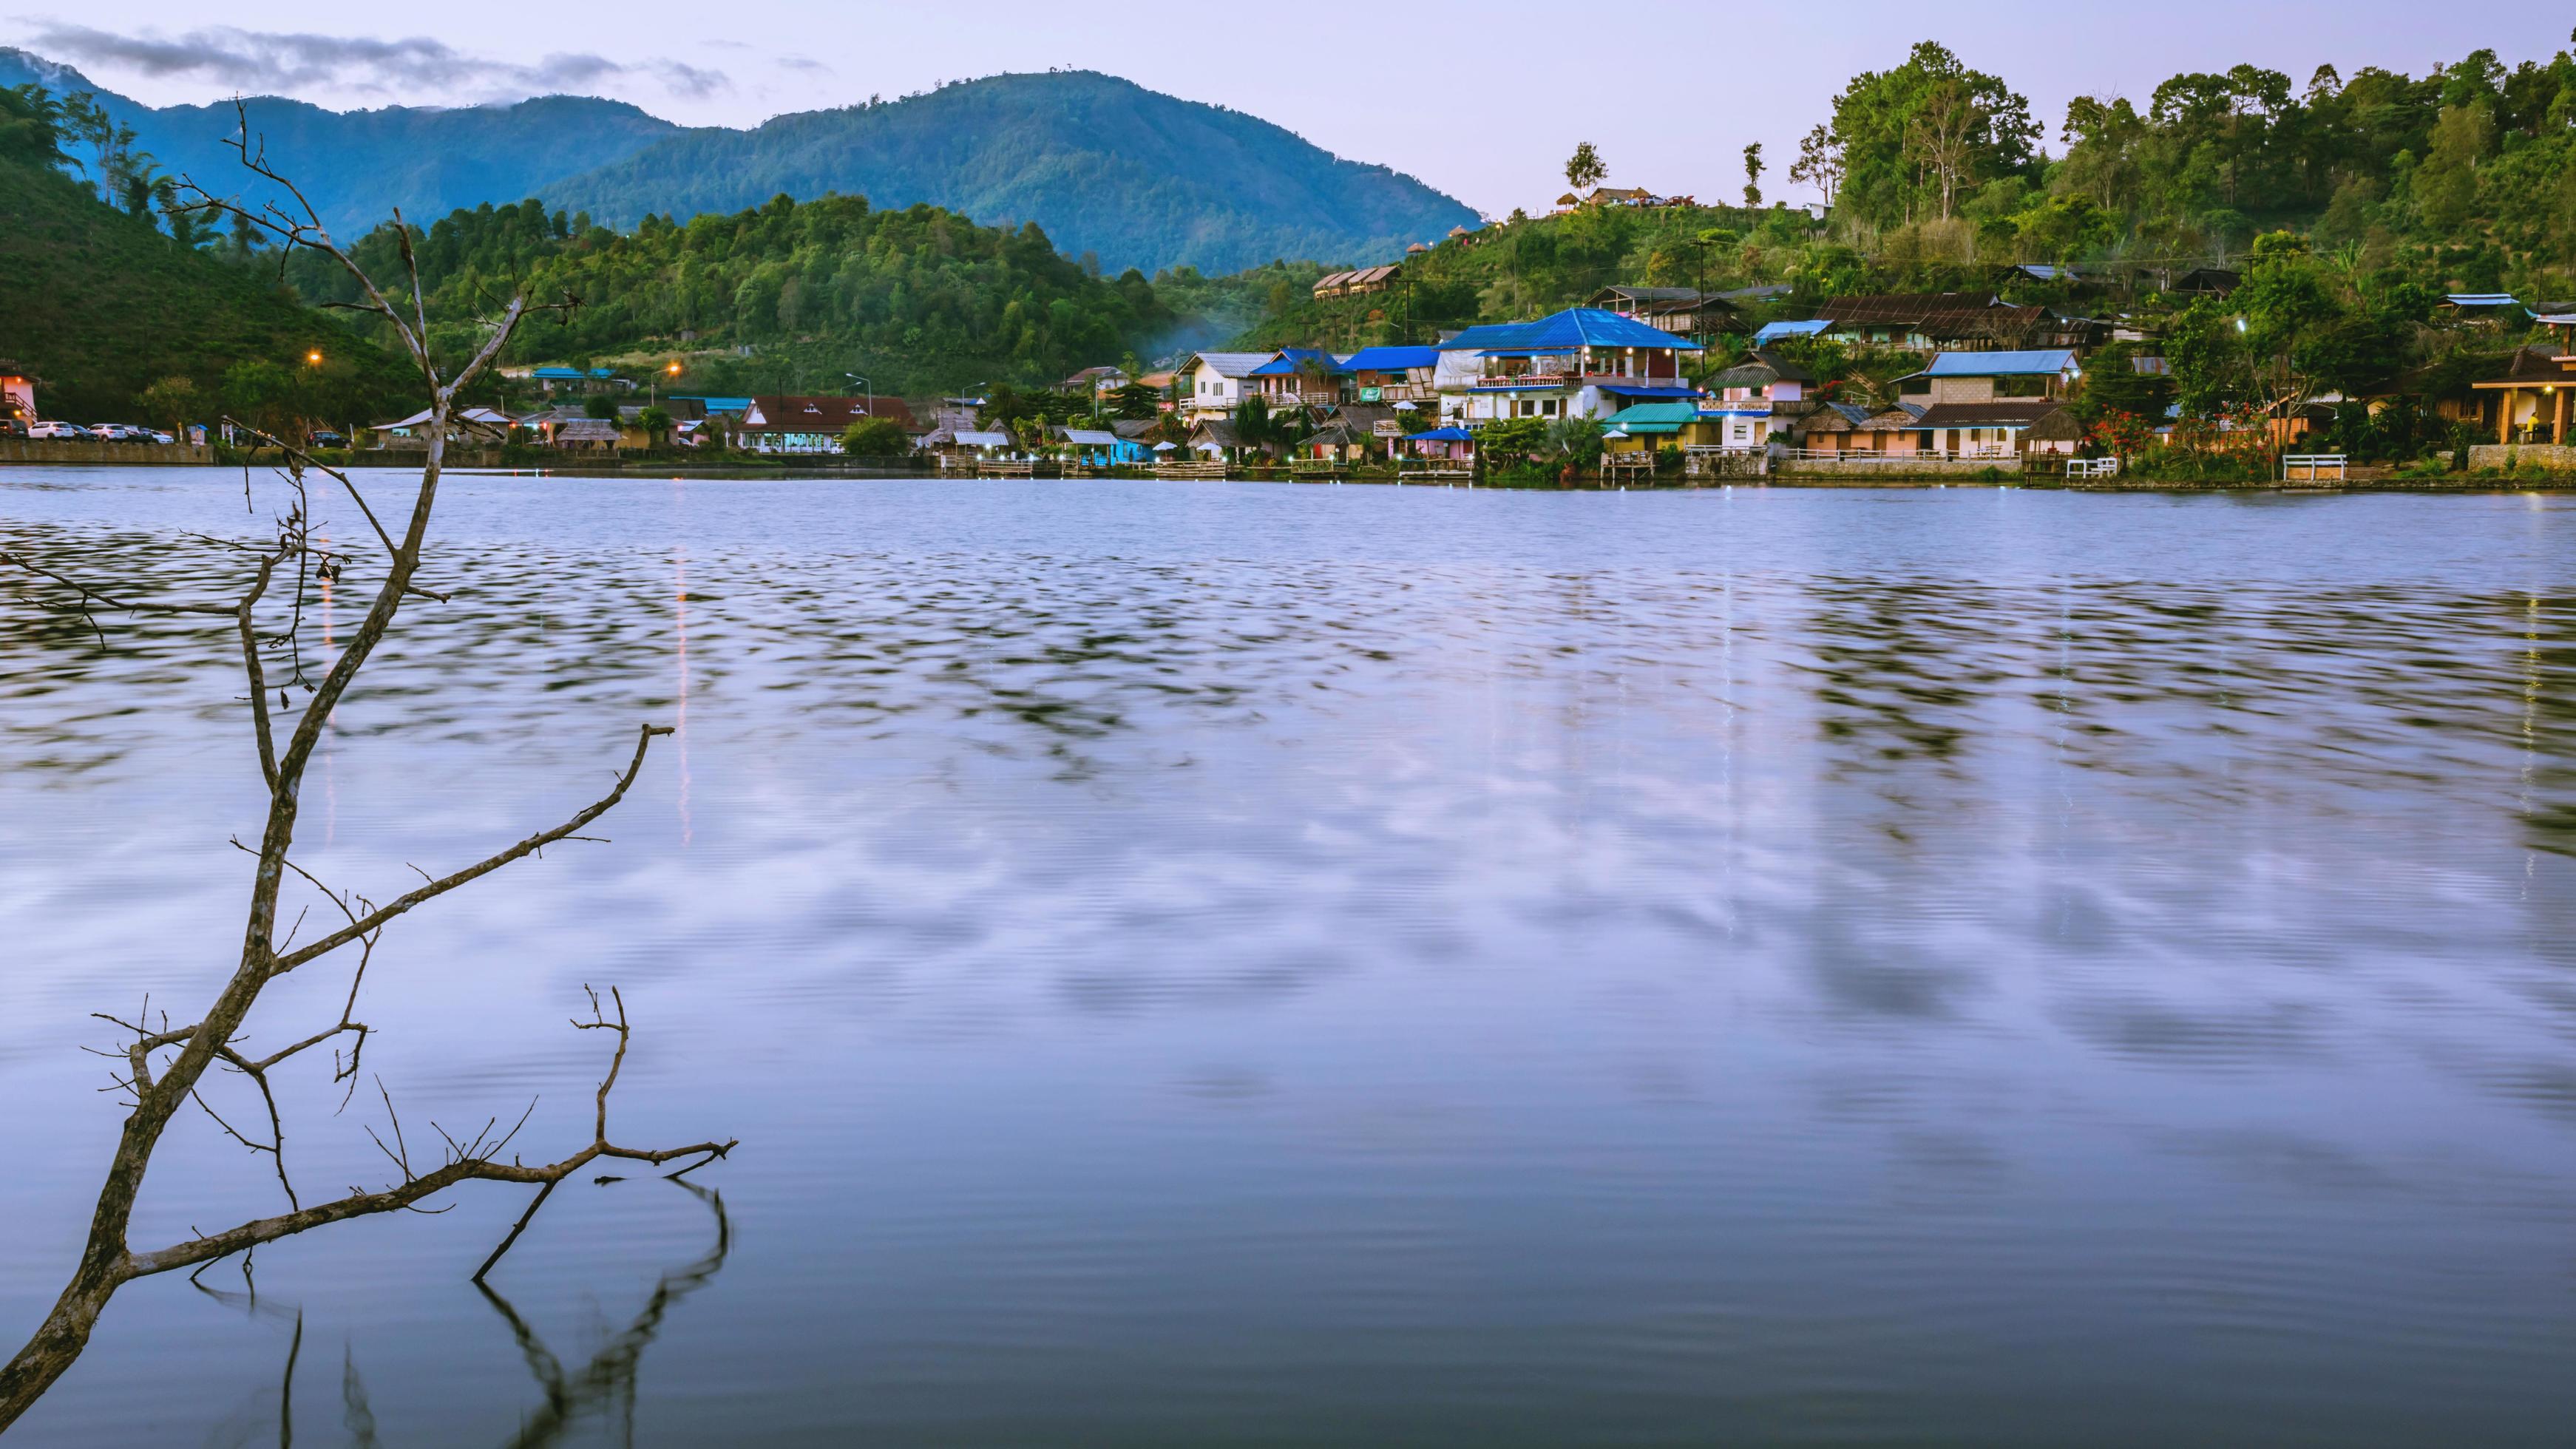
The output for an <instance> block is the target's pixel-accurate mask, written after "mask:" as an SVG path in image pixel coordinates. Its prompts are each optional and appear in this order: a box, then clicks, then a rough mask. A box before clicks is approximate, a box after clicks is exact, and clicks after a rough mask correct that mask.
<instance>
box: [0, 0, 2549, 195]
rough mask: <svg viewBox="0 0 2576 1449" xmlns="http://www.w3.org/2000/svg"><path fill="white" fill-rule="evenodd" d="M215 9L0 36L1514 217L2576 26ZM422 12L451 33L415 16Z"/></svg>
mask: <svg viewBox="0 0 2576 1449" xmlns="http://www.w3.org/2000/svg"><path fill="white" fill-rule="evenodd" d="M219 13H220V14H221V16H222V24H221V25H220V26H210V25H209V24H208V23H207V20H208V12H207V11H205V10H204V9H202V8H201V7H200V6H199V5H196V4H192V3H182V0H85V3H84V4H83V5H82V6H81V7H80V8H79V10H77V11H76V12H74V11H57V12H53V13H51V14H46V13H32V12H17V13H12V14H9V15H8V16H7V17H6V18H0V44H10V45H17V46H20V47H23V48H25V49H28V50H32V51H35V52H37V53H38V54H41V55H44V56H46V57H48V58H49V59H53V60H57V61H63V62H66V63H69V64H72V65H75V66H77V67H79V68H80V69H81V70H82V71H84V72H85V73H87V74H88V75H89V77H90V78H91V79H92V80H93V81H95V82H97V83H98V84H100V85H103V86H106V87H108V88H110V89H113V90H117V91H120V92H122V93H124V94H126V95H129V96H132V97H134V98H135V99H137V100H141V101H145V102H147V103H151V104H155V105H167V104H171V103H173V102H180V101H208V100H215V99H220V98H222V97H226V96H230V95H233V94H235V93H236V92H239V93H244V94H263V93H268V94H281V95H290V96H295V97H298V98H300V99H304V100H309V101H313V102H315V103H317V104H321V105H326V106H330V107H333V108H335V109H354V108H366V107H375V106H385V105H397V104H399V105H471V104H478V103H483V102H488V101H491V100H495V99H514V98H517V97H520V96H525V95H535V94H545V93H549V92H558V91H560V92H569V93H573V94H582V95H605V96H615V97H618V98H620V99H623V100H628V101H632V102H634V103H636V104H637V105H640V106H642V107H643V108H644V109H646V110H648V111H651V112H653V113H654V114H656V115H660V116H666V117H668V118H670V119H672V120H675V121H679V122H682V123H684V124H689V125H726V126H748V125H754V124H757V123H758V122H760V121H762V120H764V119H766V118H768V117H770V116H773V115H777V114H780V113H782V112H787V111H802V110H813V109H818V108H821V107H827V106H836V105H846V104H850V103H853V102H856V101H862V100H865V99H867V98H868V97H869V96H871V95H877V96H884V97H886V98H888V99H892V98H894V97H896V96H900V95H905V94H909V93H911V92H914V91H919V90H926V89H929V88H931V87H933V86H936V85H938V84H939V83H940V82H942V81H950V80H964V79H970V78H972V77H975V76H981V75H990V74H994V73H997V72H1001V71H1034V70H1046V69H1050V68H1055V67H1063V68H1068V69H1091V70H1102V71H1108V72H1110V73H1112V74H1116V75H1123V76H1125V77H1127V78H1129V79H1131V80H1134V81H1136V82H1138V83H1139V84H1141V85H1145V86H1149V87H1151V88H1153V89H1155V90H1159V91H1166V92H1169V93H1170V94H1173V95H1176V96H1180V97H1183V98H1185V99H1188V100H1196V101H1206V102H1210V103H1213V104H1218V105H1224V106H1230V107H1232V108H1234V109H1235V110H1239V111H1244V112H1248V113H1250V114H1252V115H1255V116H1259V117H1261V118H1263V119H1265V120H1269V121H1272V122H1275V123H1277V124H1278V125H1281V126H1284V127H1286V128H1287V129H1289V130H1291V131H1294V132H1296V133H1297V134H1298V135H1301V136H1303V137H1305V138H1306V139H1307V140H1309V141H1312V142H1314V143H1315V144H1317V145H1319V146H1322V147H1324V148H1325V149H1327V150H1330V151H1332V152H1335V153H1336V154H1339V155H1342V156H1347V157H1350V158H1352V159H1354V160H1360V161H1369V162H1376V163H1381V164H1384V165H1387V166H1392V167H1394V168H1395V169H1396V170H1399V171H1403V172H1406V173H1409V174H1411V175H1413V176H1416V177H1419V178H1420V179H1422V180H1423V181H1425V182H1428V183H1429V184H1431V185H1433V186H1436V187H1438V188H1440V189H1441V190H1443V191H1446V192H1448V193H1450V194H1451V195H1454V196H1456V197H1458V198H1459V199H1461V200H1463V201H1465V202H1466V203H1467V204H1468V205H1470V206H1473V207H1475V208H1477V209H1478V210H1480V211H1483V212H1486V213H1488V214H1490V215H1495V216H1500V215H1504V214H1506V213H1508V212H1510V211H1511V210H1512V209H1513V208H1514V207H1527V208H1530V209H1532V210H1543V209H1545V208H1546V207H1547V205H1548V204H1549V203H1550V202H1551V201H1553V200H1554V198H1555V197H1556V196H1557V195H1558V194H1559V193H1560V192H1562V191H1563V190H1564V183H1563V176H1562V170H1563V167H1564V163H1565V158H1566V157H1567V156H1568V155H1569V154H1571V152H1572V151H1573V149H1574V146H1575V144H1576V143H1577V142H1580V141H1591V142H1592V143H1594V145H1595V146H1597V147H1598V148H1599V150H1600V151H1601V153H1602V155H1603V157H1604V158H1605V159H1606V160H1607V161H1608V163H1609V167H1610V177H1609V179H1610V182H1611V184H1613V185H1621V186H1642V187H1645V188H1647V189H1649V190H1652V191H1656V192H1659V193H1663V194H1667V195H1693V196H1697V197H1698V198H1699V199H1700V200H1702V201H1717V200H1720V199H1724V200H1730V201H1731V200H1734V199H1736V198H1737V197H1738V196H1739V195H1740V193H1741V191H1742V189H1743V185H1744V176H1743V151H1744V147H1745V146H1746V145H1747V144H1748V143H1752V142H1759V143H1761V145H1762V146H1763V148H1764V152H1765V160H1766V163H1767V164H1768V166H1769V174H1768V175H1767V176H1765V178H1764V189H1765V194H1766V199H1774V200H1777V199H1788V200H1792V201H1796V200H1802V199H1806V195H1807V194H1806V193H1805V192H1804V191H1803V190H1802V189H1801V188H1797V187H1792V186H1790V185H1789V184H1788V182H1787V179H1786V174H1787V171H1788V169H1789V165H1790V163H1791V161H1792V160H1793V159H1794V158H1795V156H1796V154H1797V145H1798V140H1799V138H1800V137H1801V136H1803V135H1805V134H1806V132H1807V130H1808V128H1809V127H1811V126H1813V125H1815V124H1816V123H1817V122H1819V121H1822V120H1824V119H1826V118H1827V116H1828V115H1829V114H1830V113H1831V108H1832V102H1833V97H1834V95H1835V94H1836V93H1837V92H1838V91H1840V90H1841V89H1842V87H1843V85H1844V84H1845V82H1846V81H1848V80H1849V78H1850V77H1851V76H1852V75H1853V74H1855V73H1857V72H1859V71H1862V70H1875V69H1883V68H1885V67H1888V66H1891V65H1895V64H1897V63H1899V62H1901V61H1902V60H1903V59H1904V58H1905V53H1906V51H1907V50H1908V49H1909V48H1910V47H1911V46H1912V44H1913V43H1914V42H1915V41H1917V40H1923V39H1932V40H1938V41H1940V42H1941V43H1943V44H1944V45H1947V46H1949V47H1950V48H1951V49H1952V50H1953V51H1955V52H1957V53H1958V54H1959V56H1960V57H1961V58H1962V59H1963V60H1965V61H1966V62H1967V63H1968V64H1969V65H1971V66H1974V67H1976V68H1978V69H1980V70H1986V71H1992V72H1994V73H1997V74H1999V75H2001V76H2003V77H2004V79H2005V80H2007V81H2008V82H2010V83H2011V84H2012V85H2013V87H2014V88H2015V89H2016V90H2019V91H2020V92H2022V93H2023V94H2024V95H2027V96H2028V97H2029V98H2030V100H2031V103H2032V107H2033V109H2034V111H2035V113H2036V114H2037V115H2038V116H2039V117H2040V118H2041V119H2042V120H2043V121H2044V122H2046V123H2047V124H2048V126H2049V132H2050V141H2051V144H2052V146H2053V145H2054V144H2055V140H2056V132H2057V128H2058V123H2059V122H2060V121H2062V119H2063V117H2064V115H2065V109H2066V103H2067V101H2068V100H2070V99H2072V98H2073V97H2075V96H2079V95H2105V94H2121V95H2127V96H2130V97H2132V98H2135V99H2138V100H2140V101H2143V100H2144V99H2145V98H2146V97H2147V95H2148V94H2149V93H2151V92H2152V91H2153V90H2154V89H2155V87H2156V85H2157V84H2158V83H2159V82H2160V81H2162V80H2164V79H2165V78H2166V77H2167V76H2170V75H2173V74H2175V73H2177V72H2180V71H2186V70H2219V71H2223V70H2226V69H2227V68H2229V67H2230V66H2233V65H2236V64H2239V63H2244V62H2251V63H2253V64H2257V65H2261V66H2266V67H2269V68H2271V69H2275V70H2280V71H2284V72H2286V73H2288V74H2289V75H2290V77H2291V78H2292V80H2293V81H2294V82H2296V83H2297V84H2299V85H2301V86H2304V85H2305V84H2306V81H2307V78H2308V76H2309V74H2310V73H2311V72H2312V71H2314V70H2315V69H2316V67H2317V66H2318V65H2320V64H2331V65H2334V66H2335V67H2336V68H2337V69H2338V70H2340V71H2342V72H2343V73H2345V74H2347V75H2348V74H2350V73H2351V72H2352V71H2354V70H2356V69H2358V68H2360V67H2362V66H2366V65H2377V66H2383V67H2387V68H2390V69H2394V70H2403V71H2406V72H2409V73H2421V72H2422V71H2424V70H2426V69H2428V68H2429V67H2431V66H2433V65H2435V64H2439V63H2444V62H2448V61H2453V60H2457V59H2458V58H2460V56H2461V55H2462V54H2465V53H2466V52H2467V51H2469V50H2471V49H2474V48H2479V47H2484V48H2490V49H2493V50H2494V51H2496V52H2497V54H2498V55H2499V56H2500V57H2501V58H2502V59H2503V60H2504V62H2505V63H2506V64H2507V65H2512V64H2514V63H2516V62H2518V61H2521V60H2525V59H2545V58H2546V57H2547V56H2549V55H2550V54H2552V53H2553V52H2555V51H2557V50H2559V49H2561V48H2564V47H2566V46H2567V45H2568V44H2569V30H2570V27H2571V26H2576V9H2571V7H2569V6H2568V5H2566V4H2565V3H2564V0H2545V3H2544V0H2499V3H2489V4H2483V5H2478V6H2475V7H2473V8H2472V9H2470V10H2468V11H2454V10H2452V9H2451V8H2449V7H2448V6H2444V5H2426V4H2423V3H2420V0H2408V3H2400V0H2334V3H2327V0H2288V3H2248V0H2163V3H2161V4H2158V5H2155V6H2120V7H2111V6H2093V5H2084V4H2080V3H2078V4H2068V3H2066V0H2046V3H2028V0H1981V3H1979V4H1976V5H1972V6H1927V5H1924V4H1921V3H1919V0H1916V3H1908V4H1901V5H1900V4H1887V3H1880V0H1840V3H1838V4H1836V5H1834V6H1832V7H1830V8H1829V9H1827V10H1823V11H1818V10H1811V9H1809V8H1807V7H1806V6H1803V5H1799V4H1794V3H1792V4H1770V5H1759V4H1755V5H1728V6H1722V7H1721V6H1718V5H1713V4H1706V3H1701V4H1686V3H1676V0H1633V3H1630V4H1627V5H1624V6H1620V7H1617V8H1616V9H1615V10H1611V9H1608V8H1605V9H1604V10H1602V11H1598V12H1596V11H1594V10H1592V8H1591V7H1589V6H1586V5H1581V4H1569V3H1562V0H1560V3H1533V0H1486V3H1481V4H1461V3H1452V0H1419V3H1416V4H1413V5H1410V6H1407V7H1404V8H1402V9H1400V10H1393V11H1376V12H1370V11H1366V10H1361V11H1353V12H1347V13H1338V14H1328V13H1327V12H1322V11H1311V10H1305V11H1301V10H1295V9H1289V10H1278V9H1273V8H1262V7H1253V6H1246V5H1238V4H1202V5H1154V6H1146V7H1130V8H1125V9H1121V8H1119V7H1114V6H1113V7H1102V6H1079V5H1066V4H1063V3H1061V0H1046V3H1036V0H975V3H972V4H964V3H922V0H899V3H873V4H871V3H856V4H852V3H825V0H740V3H737V4H733V5H729V6H719V7H713V8H711V7H709V6H707V5H705V4H703V3H690V4H680V3H673V0H621V3H619V4H617V5H614V6H607V7H601V6H582V7H579V8H572V7H564V8H555V7H547V8H546V9H544V10H543V11H540V12H537V13H540V14H542V15H544V16H545V17H546V18H545V19H544V20H541V21H537V22H534V23H531V22H530V20H529V18H528V17H529V15H530V11H529V10H528V8H527V6H526V5H525V3H524V0H518V3H503V0H442V3H441V4H440V5H439V6H437V8H436V9H435V10H434V11H430V10H411V11H406V10H403V9H400V8H397V7H363V8H359V7H351V6H348V5H346V4H345V3H340V0H331V3H321V0H230V3H228V4H226V5H225V6H223V7H222V9H221V11H220V12H219ZM1596 15H1598V16H1600V17H1602V18H1595V17H1596ZM557 16H561V17H564V18H563V20H562V21H561V22H557V21H556V20H555V17H557ZM1371 16H1374V17H1375V19H1374V20H1372V19H1371V18H1370V17H1371ZM431 17H434V18H435V20H436V21H437V24H436V25H435V26H434V27H433V26H430V25H427V24H423V23H421V22H422V21H423V20H424V19H426V18H431ZM362 22H363V24H364V25H365V26H368V27H372V28H363V29H362V28H360V26H361V23H362ZM541 37H542V38H541Z"/></svg>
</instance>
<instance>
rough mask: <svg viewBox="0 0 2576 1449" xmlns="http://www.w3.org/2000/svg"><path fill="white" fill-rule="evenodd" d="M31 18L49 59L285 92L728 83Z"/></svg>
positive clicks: (493, 91) (375, 44)
mask: <svg viewBox="0 0 2576 1449" xmlns="http://www.w3.org/2000/svg"><path fill="white" fill-rule="evenodd" d="M29 23H30V24H32V25H33V26H34V27H35V32H34V34H32V35H30V36H29V37H28V47H29V48H30V49H32V50H35V51H37V52H39V53H41V54H44V55H46V56H49V57H51V58H54V59H61V60H70V61H74V62H77V63H79V64H82V65H90V66H103V67H112V68H120V69H125V70H132V71H140V72H142V73H143V74H145V75H148V76H155V77H166V76H182V77H188V78H191V79H197V80H208V81H213V82H215V83H217V84H219V85H225V86H230V87H232V88H234V89H236V90H244V91H275V92H279V93H281V94H291V93H293V92H295V91H298V90H310V89H314V88H317V87H319V88H329V89H335V90H342V91H357V92H364V93H371V94H391V93H394V92H396V91H400V92H402V93H403V94H405V95H408V96H420V95H423V94H428V95H435V96H440V97H445V98H451V99H460V98H461V99H470V100H477V101H482V100H507V99H515V98H518V97H521V96H530V95H541V94H545V93H548V92H552V91H561V90H568V89H572V88H576V87H584V86H588V87H599V86H608V85H615V84H618V83H621V82H628V81H635V80H644V81H650V82H653V83H655V84H657V85H659V86H660V87H661V88H662V89H663V90H665V91H668V92H669V93H671V94H672V95H675V96H681V97H685V98H687V99H690V100H703V99H705V98H706V97H708V96H711V95H715V94H717V93H718V92H720V91H725V90H729V89H731V88H732V85H733V82H732V80H731V79H730V78H729V77H727V76H726V75H725V73H724V72H722V71H717V70H706V69H701V68H700V67H697V66H693V65H683V64H681V63H680V62H678V61H671V60H660V61H647V62H644V63H641V64H630V63H628V62H624V61H616V60H610V59H608V58H607V57H606V56H600V55H587V54H580V53H575V52H559V53H556V54H552V55H547V56H544V57H542V58H540V59H539V60H537V61H536V62H535V63H534V64H525V63H519V62H512V61H497V60H488V59H485V58H484V57H481V56H476V55H468V54H466V53H465V52H463V51H460V50H458V49H456V48H455V47H454V46H452V45H449V44H448V43H447V42H445V41H443V40H436V39H433V38H431V37H429V36H425V35H416V36H410V37H406V38H402V39H395V40H376V39H372V38H369V37H365V36H342V35H315V34H311V33H308V32H302V31H262V30H241V29H238V28H235V27H233V26H229V25H221V26H213V27H209V28H207V29H203V30H191V31H188V32H187V33H185V34H182V35H177V36H166V37H165V36H161V35H157V34H141V35H120V34H116V33H114V32H111V31H105V30H98V29H94V28H92V27H90V26H87V25H70V24H65V23H62V22H59V21H51V20H31V21H30V22H29Z"/></svg>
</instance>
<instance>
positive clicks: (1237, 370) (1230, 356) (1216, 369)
mask: <svg viewBox="0 0 2576 1449" xmlns="http://www.w3.org/2000/svg"><path fill="white" fill-rule="evenodd" d="M1276 355H1277V354H1276V353H1270V352H1200V353H1193V354H1192V355H1191V358H1190V362H1189V363H1183V364H1182V365H1181V367H1182V370H1184V371H1186V370H1187V369H1188V368H1189V366H1190V363H1203V364H1205V365H1206V367H1207V370H1208V371H1210V372H1213V373H1215V374H1216V375H1217V376H1219V377H1248V376H1250V375H1251V373H1252V370H1253V369H1254V368H1256V367H1259V366H1260V365H1261V364H1263V363H1265V362H1268V361H1269V360H1270V359H1271V358H1272V357H1274V356H1276Z"/></svg>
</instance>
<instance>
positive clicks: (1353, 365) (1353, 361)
mask: <svg viewBox="0 0 2576 1449" xmlns="http://www.w3.org/2000/svg"><path fill="white" fill-rule="evenodd" d="M1439 365H1440V349H1439V348H1437V347H1363V348H1361V349H1360V350H1359V351H1357V352H1354V353H1352V354H1351V355H1350V356H1348V357H1345V358H1343V359H1342V369H1343V370H1344V371H1346V372H1403V371H1406V370H1408V369H1410V368H1416V367H1438V366H1439Z"/></svg>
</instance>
